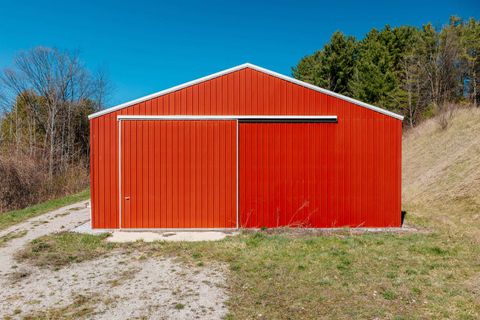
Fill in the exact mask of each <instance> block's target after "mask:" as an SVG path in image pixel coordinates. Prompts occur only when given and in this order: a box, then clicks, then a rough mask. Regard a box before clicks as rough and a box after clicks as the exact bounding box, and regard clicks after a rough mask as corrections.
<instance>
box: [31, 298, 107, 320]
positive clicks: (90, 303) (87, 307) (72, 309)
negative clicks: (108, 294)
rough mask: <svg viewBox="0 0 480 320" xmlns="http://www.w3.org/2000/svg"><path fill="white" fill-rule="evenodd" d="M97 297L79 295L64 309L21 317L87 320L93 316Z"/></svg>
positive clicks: (59, 308)
mask: <svg viewBox="0 0 480 320" xmlns="http://www.w3.org/2000/svg"><path fill="white" fill-rule="evenodd" d="M97 303H98V297H96V296H92V295H89V296H86V295H82V294H79V295H77V296H75V297H74V298H73V302H72V303H70V304H69V305H67V306H64V307H57V308H49V309H46V310H42V311H38V312H35V313H31V314H27V315H25V316H23V319H25V320H34V319H49V320H50V319H51V320H54V319H72V320H73V319H89V318H91V316H92V315H94V311H95V306H96V304H97Z"/></svg>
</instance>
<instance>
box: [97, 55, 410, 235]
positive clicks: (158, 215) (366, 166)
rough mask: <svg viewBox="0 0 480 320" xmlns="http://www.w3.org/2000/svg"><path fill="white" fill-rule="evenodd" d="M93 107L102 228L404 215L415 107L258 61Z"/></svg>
mask: <svg viewBox="0 0 480 320" xmlns="http://www.w3.org/2000/svg"><path fill="white" fill-rule="evenodd" d="M89 118H90V138H91V140H90V148H91V158H90V165H91V196H92V226H93V228H107V229H110V228H125V229H126V228H131V229H143V228H181V229H183V228H209V229H213V228H222V229H223V228H237V227H245V228H255V227H268V228H271V227H280V226H297V227H300V226H301V227H315V228H331V227H398V226H400V224H401V145H402V139H401V138H402V120H403V117H402V116H400V115H397V114H395V113H392V112H389V111H386V110H384V109H381V108H377V107H374V106H371V105H369V104H366V103H363V102H360V101H357V100H354V99H351V98H348V97H345V96H342V95H339V94H336V93H333V92H330V91H328V90H325V89H322V88H318V87H316V86H313V85H310V84H307V83H304V82H302V81H298V80H296V79H293V78H290V77H287V76H284V75H281V74H278V73H275V72H272V71H269V70H266V69H263V68H260V67H258V66H255V65H252V64H243V65H240V66H238V67H234V68H231V69H228V70H225V71H222V72H219V73H216V74H213V75H210V76H207V77H204V78H201V79H198V80H194V81H191V82H188V83H185V84H182V85H179V86H176V87H173V88H171V89H167V90H164V91H161V92H158V93H155V94H152V95H149V96H146V97H143V98H140V99H137V100H134V101H131V102H127V103H124V104H121V105H119V106H116V107H113V108H110V109H106V110H102V111H100V112H97V113H95V114H92V115H91V116H90V117H89Z"/></svg>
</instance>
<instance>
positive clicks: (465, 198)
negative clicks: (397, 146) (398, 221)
mask: <svg viewBox="0 0 480 320" xmlns="http://www.w3.org/2000/svg"><path fill="white" fill-rule="evenodd" d="M403 202H404V209H405V210H407V211H408V212H409V216H410V218H411V219H413V221H414V222H415V223H417V224H421V225H423V226H428V227H433V228H435V229H439V230H442V231H443V232H447V233H455V234H458V235H460V236H461V235H462V234H466V235H468V236H470V237H473V238H474V239H476V241H478V242H479V243H480V228H479V225H480V109H473V108H471V109H460V110H458V111H457V112H456V114H455V116H454V117H453V119H451V121H450V125H449V126H448V128H447V129H445V130H441V129H440V128H439V126H438V123H437V121H436V119H435V118H434V119H431V120H428V121H426V122H424V123H423V124H421V125H420V126H419V127H418V128H415V129H413V130H411V131H409V132H408V133H407V134H406V135H405V137H404V139H403Z"/></svg>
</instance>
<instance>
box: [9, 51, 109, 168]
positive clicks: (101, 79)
mask: <svg viewBox="0 0 480 320" xmlns="http://www.w3.org/2000/svg"><path fill="white" fill-rule="evenodd" d="M0 81H1V83H2V84H3V87H4V92H3V95H4V96H5V97H6V98H5V99H4V102H6V104H5V105H6V108H8V106H10V113H12V112H13V113H14V116H13V118H14V119H10V121H11V124H10V130H13V131H14V132H11V133H12V134H13V135H14V137H15V144H16V150H17V151H18V149H19V148H20V147H22V148H25V147H26V146H25V143H24V141H22V140H23V139H24V138H22V134H23V135H26V136H28V137H27V140H28V143H27V145H28V148H27V149H28V150H29V152H30V153H31V154H33V153H34V152H35V147H36V146H38V145H40V149H41V150H40V152H41V153H42V154H41V156H42V157H44V158H45V159H47V163H48V173H49V176H50V177H52V176H53V175H54V173H55V171H56V170H61V169H63V168H65V167H66V166H67V165H68V164H69V162H70V161H71V160H72V157H73V156H75V155H76V154H78V150H77V146H76V145H75V143H76V141H78V137H76V136H75V135H76V134H77V133H78V132H75V125H74V123H73V121H74V120H75V117H76V115H77V114H79V113H81V112H82V110H85V109H89V110H90V111H95V110H98V109H100V108H101V107H102V106H103V104H104V103H105V98H106V96H107V90H108V89H109V85H108V81H107V77H106V75H105V74H104V73H99V74H95V75H92V74H91V73H90V72H89V71H88V70H87V69H86V67H85V66H84V65H83V64H82V62H81V60H80V58H79V54H78V52H68V51H60V50H58V49H52V48H45V47H37V48H34V49H32V50H29V51H25V52H21V53H19V54H18V55H17V56H16V58H15V60H14V64H13V67H12V68H9V69H6V70H4V72H3V75H2V76H1V78H0ZM19 113H23V114H22V115H21V116H19ZM11 116H12V115H11ZM84 116H86V114H85V115H84ZM10 118H12V117H10ZM20 122H22V123H20ZM85 134H87V135H88V132H86V133H85ZM37 139H42V141H37Z"/></svg>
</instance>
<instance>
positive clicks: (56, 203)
mask: <svg viewBox="0 0 480 320" xmlns="http://www.w3.org/2000/svg"><path fill="white" fill-rule="evenodd" d="M89 198H90V189H86V190H84V191H82V192H79V193H76V194H72V195H68V196H65V197H63V198H59V199H53V200H49V201H46V202H42V203H39V204H36V205H33V206H30V207H27V208H24V209H20V210H14V211H8V212H4V213H0V230H3V229H6V228H8V227H10V226H13V225H15V224H17V223H20V222H23V221H25V220H27V219H30V218H33V217H36V216H39V215H41V214H44V213H47V212H49V211H52V210H55V209H58V208H61V207H63V206H66V205H69V204H72V203H75V202H79V201H82V200H87V199H89Z"/></svg>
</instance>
